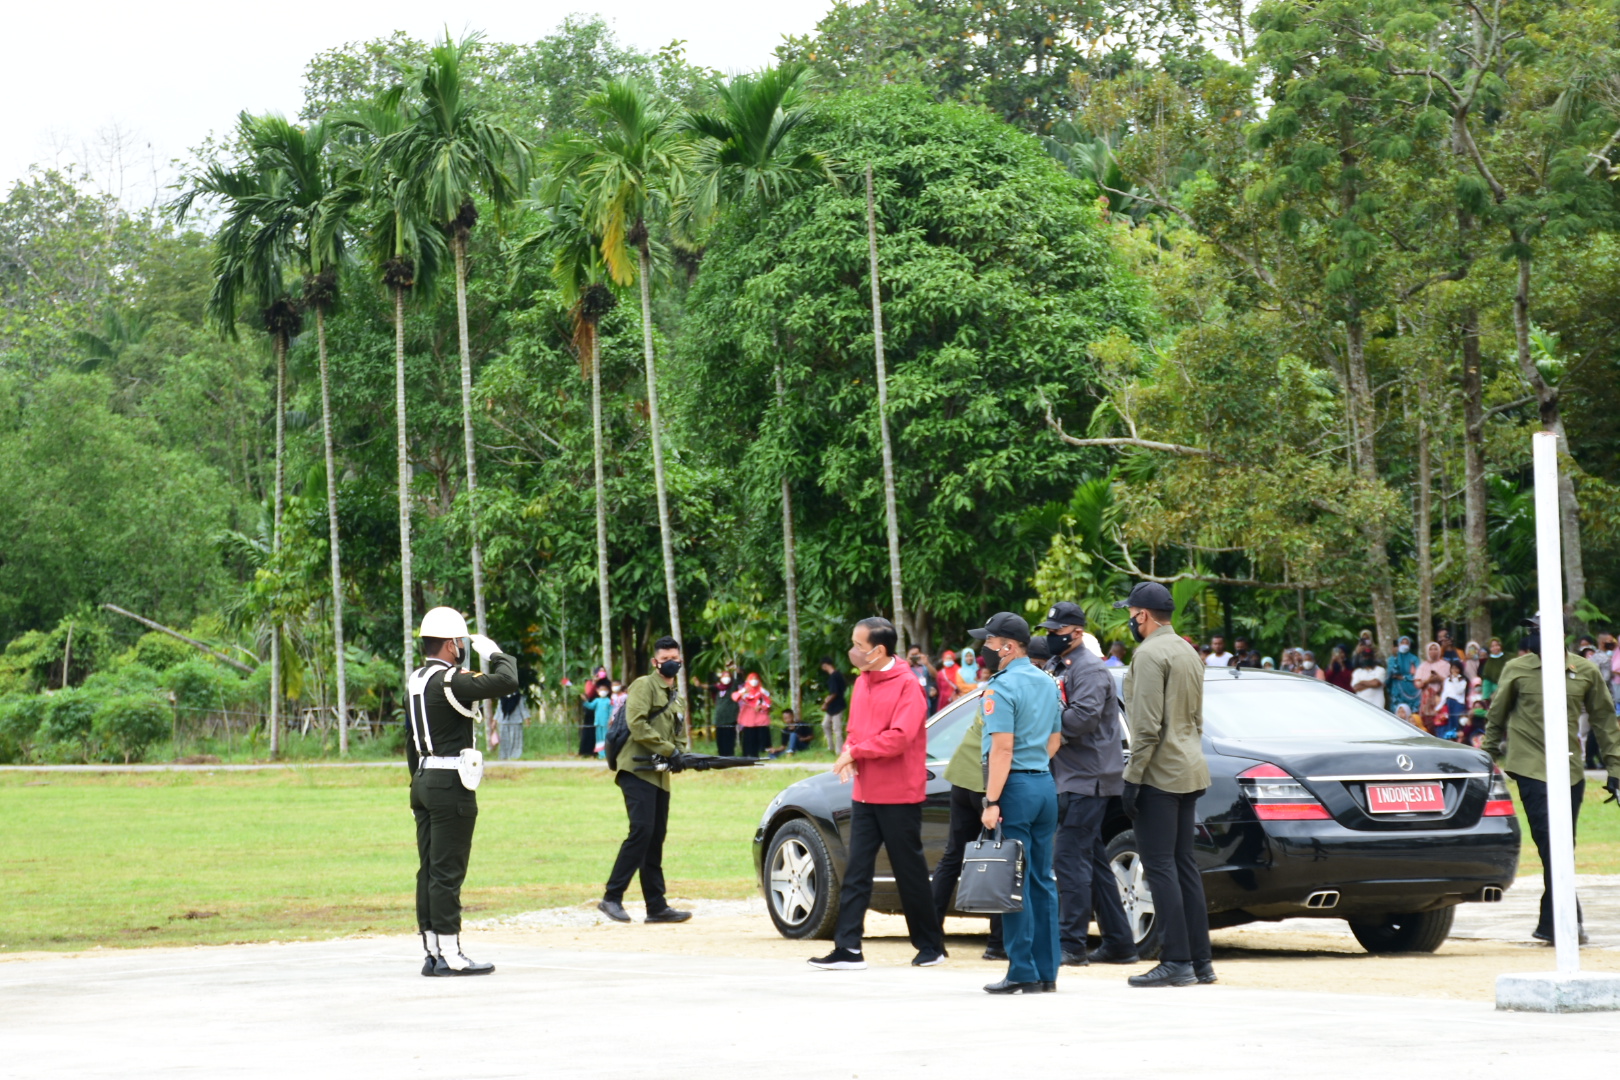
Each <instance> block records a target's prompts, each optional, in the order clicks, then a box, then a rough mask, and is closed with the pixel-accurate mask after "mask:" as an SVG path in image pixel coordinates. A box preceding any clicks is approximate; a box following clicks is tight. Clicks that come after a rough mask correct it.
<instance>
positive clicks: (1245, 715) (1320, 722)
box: [1204, 679, 1417, 739]
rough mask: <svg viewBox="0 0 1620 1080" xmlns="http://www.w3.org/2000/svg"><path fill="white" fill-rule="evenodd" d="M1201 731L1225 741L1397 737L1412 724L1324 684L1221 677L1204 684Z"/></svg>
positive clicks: (1408, 732) (1409, 731)
mask: <svg viewBox="0 0 1620 1080" xmlns="http://www.w3.org/2000/svg"><path fill="white" fill-rule="evenodd" d="M1204 731H1205V732H1206V733H1207V734H1209V735H1213V736H1215V737H1217V738H1225V739H1271V738H1288V737H1298V738H1322V737H1334V738H1350V739H1399V738H1403V737H1405V736H1408V735H1412V734H1414V733H1416V731H1417V728H1415V727H1413V726H1412V725H1411V724H1408V723H1405V722H1404V721H1401V720H1398V719H1396V718H1395V717H1394V716H1391V715H1390V714H1389V713H1387V712H1385V711H1384V710H1383V709H1380V708H1378V707H1377V706H1376V705H1369V704H1368V703H1367V702H1365V701H1362V700H1361V699H1360V698H1358V697H1354V696H1352V695H1350V694H1347V693H1345V692H1344V691H1343V690H1340V689H1339V688H1338V687H1335V686H1330V685H1328V684H1327V683H1323V682H1315V681H1307V680H1305V679H1232V680H1230V681H1228V680H1226V679H1221V680H1218V681H1209V682H1206V683H1204Z"/></svg>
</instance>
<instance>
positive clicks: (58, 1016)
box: [0, 938, 1620, 1080]
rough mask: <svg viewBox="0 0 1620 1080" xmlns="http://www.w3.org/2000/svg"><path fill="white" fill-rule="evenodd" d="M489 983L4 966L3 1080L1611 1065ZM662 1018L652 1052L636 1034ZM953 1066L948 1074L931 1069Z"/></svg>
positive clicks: (1498, 1043)
mask: <svg viewBox="0 0 1620 1080" xmlns="http://www.w3.org/2000/svg"><path fill="white" fill-rule="evenodd" d="M476 955H478V956H479V957H480V958H484V957H485V956H486V955H487V957H488V958H489V959H492V960H495V961H496V962H497V963H498V965H499V970H498V971H497V972H496V974H494V975H493V976H489V977H485V978H472V979H424V978H422V977H421V976H420V975H419V974H418V973H417V970H418V967H419V965H420V960H421V955H420V951H419V946H418V944H417V942H416V940H415V939H414V938H373V939H365V940H350V941H340V942H331V943H307V944H305V943H300V944H292V945H252V946H233V947H224V948H196V949H139V950H123V951H110V950H109V951H106V952H97V953H90V954H81V955H79V956H74V957H63V958H59V959H47V960H14V961H10V962H4V963H0V1017H4V1018H5V1020H4V1029H5V1032H6V1040H5V1041H6V1054H5V1067H4V1073H5V1075H6V1076H8V1077H16V1078H22V1077H50V1078H52V1080H60V1078H62V1077H75V1078H77V1077H111V1076H116V1077H121V1078H134V1077H149V1076H150V1077H158V1076H162V1077H165V1078H169V1077H173V1076H175V1075H182V1076H184V1075H196V1076H206V1077H210V1078H213V1077H259V1076H264V1077H269V1076H276V1077H284V1076H287V1075H299V1076H316V1077H324V1076H338V1075H342V1076H345V1077H356V1076H359V1077H370V1076H378V1077H381V1076H390V1077H399V1076H433V1077H456V1078H463V1077H477V1078H483V1077H509V1076H510V1077H518V1076H522V1077H531V1076H541V1075H545V1076H561V1077H569V1078H574V1077H613V1078H619V1077H632V1076H644V1075H653V1076H659V1077H676V1078H681V1077H693V1078H698V1077H702V1078H714V1077H757V1076H769V1077H771V1080H783V1078H799V1077H803V1078H814V1080H828V1078H844V1077H848V1078H850V1080H859V1078H861V1077H869V1078H874V1080H877V1078H882V1080H887V1078H891V1077H912V1076H921V1075H923V1074H924V1072H925V1071H928V1070H932V1075H934V1076H936V1077H937V1076H940V1075H949V1076H955V1077H966V1078H973V1077H990V1076H999V1075H1008V1074H1011V1075H1018V1076H1021V1077H1030V1078H1039V1077H1074V1076H1084V1077H1087V1078H1091V1077H1127V1076H1129V1077H1136V1076H1142V1075H1150V1074H1153V1073H1157V1072H1159V1071H1161V1070H1163V1069H1165V1068H1166V1066H1169V1065H1174V1066H1176V1067H1177V1068H1178V1069H1179V1070H1181V1071H1191V1072H1194V1073H1195V1074H1196V1075H1199V1076H1203V1077H1242V1078H1243V1080H1252V1077H1254V1076H1255V1075H1257V1074H1262V1075H1263V1074H1265V1073H1269V1072H1276V1073H1279V1074H1287V1075H1290V1076H1300V1077H1311V1078H1317V1077H1321V1078H1339V1077H1343V1078H1346V1080H1367V1078H1368V1077H1369V1076H1375V1075H1380V1074H1384V1073H1386V1072H1389V1071H1393V1070H1396V1069H1398V1070H1400V1071H1401V1073H1402V1074H1403V1075H1428V1076H1435V1077H1445V1078H1447V1080H1453V1078H1462V1077H1482V1078H1484V1077H1489V1078H1492V1080H1496V1078H1499V1077H1502V1076H1508V1075H1515V1074H1517V1073H1518V1072H1519V1071H1521V1070H1535V1071H1536V1072H1538V1073H1539V1074H1541V1075H1550V1074H1554V1073H1557V1074H1568V1073H1569V1072H1571V1071H1573V1070H1577V1069H1581V1068H1586V1067H1590V1068H1592V1069H1599V1068H1606V1067H1607V1066H1608V1064H1609V1063H1610V1062H1611V1061H1612V1051H1611V1050H1610V1049H1609V1048H1610V1047H1612V1046H1613V1045H1614V1043H1615V1040H1616V1039H1617V1038H1620V1017H1617V1016H1614V1015H1604V1014H1588V1015H1575V1016H1544V1015H1529V1014H1502V1013H1497V1012H1495V1011H1493V1009H1492V1008H1491V1006H1490V1005H1489V1004H1487V1003H1484V1002H1455V1001H1424V1002H1421V1003H1420V1002H1414V1000H1413V999H1411V998H1381V997H1362V996H1356V995H1351V994H1316V993H1297V992H1288V993H1284V992H1278V991H1267V990H1241V989H1235V988H1231V987H1223V986H1213V987H1192V988H1187V989H1180V990H1158V991H1143V990H1131V989H1130V988H1128V987H1126V986H1124V985H1122V984H1121V983H1120V982H1116V981H1114V980H1108V981H1106V982H1104V981H1097V980H1086V979H1079V978H1070V979H1062V978H1060V990H1059V992H1058V993H1056V994H1046V995H1041V996H1038V997H1014V998H992V997H989V996H987V995H985V994H984V993H982V992H981V990H980V989H979V988H980V986H981V984H982V983H983V982H984V981H985V977H984V974H983V972H982V971H979V970H972V969H969V968H961V967H952V966H946V967H942V968H932V969H913V968H910V967H908V966H903V965H894V964H891V965H885V966H875V967H873V968H871V969H869V970H867V971H864V972H818V971H813V970H811V969H809V968H808V967H806V966H805V965H804V964H803V963H802V961H800V962H788V961H783V960H742V959H717V958H714V957H693V956H679V955H662V954H639V955H637V954H628V953H611V952H609V953H604V952H570V951H565V950H557V949H546V948H537V947H524V946H520V945H515V944H512V943H511V942H503V943H500V944H499V945H498V946H493V947H491V948H488V949H484V950H480V951H477V952H476ZM649 1024H651V1025H652V1026H653V1027H654V1029H655V1030H657V1029H662V1030H663V1031H664V1032H665V1033H664V1034H662V1035H661V1036H659V1037H657V1038H653V1037H650V1036H647V1037H643V1036H635V1035H631V1034H630V1031H631V1029H632V1028H635V1029H644V1028H645V1027H646V1026H647V1025H649ZM942 1070H943V1071H942Z"/></svg>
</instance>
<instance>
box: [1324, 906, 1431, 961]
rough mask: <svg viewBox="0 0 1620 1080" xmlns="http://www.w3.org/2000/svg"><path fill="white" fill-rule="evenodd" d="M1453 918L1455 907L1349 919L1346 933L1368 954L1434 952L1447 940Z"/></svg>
mask: <svg viewBox="0 0 1620 1080" xmlns="http://www.w3.org/2000/svg"><path fill="white" fill-rule="evenodd" d="M1456 917H1457V909H1456V908H1455V907H1443V908H1439V909H1437V910H1435V911H1418V912H1413V913H1411V914H1408V915H1384V916H1379V917H1374V918H1371V919H1351V920H1350V932H1351V933H1352V934H1354V935H1356V940H1357V941H1359V942H1361V947H1362V948H1363V949H1366V950H1367V951H1368V952H1370V953H1402V952H1434V950H1436V949H1438V948H1439V947H1440V945H1441V943H1442V942H1444V941H1445V940H1446V938H1447V937H1449V936H1451V923H1452V920H1454V919H1455V918H1456Z"/></svg>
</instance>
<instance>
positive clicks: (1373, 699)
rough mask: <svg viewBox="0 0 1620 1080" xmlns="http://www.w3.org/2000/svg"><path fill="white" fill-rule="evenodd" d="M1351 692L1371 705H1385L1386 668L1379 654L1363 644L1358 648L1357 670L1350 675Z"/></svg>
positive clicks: (1380, 706) (1381, 706)
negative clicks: (1380, 661) (1379, 660)
mask: <svg viewBox="0 0 1620 1080" xmlns="http://www.w3.org/2000/svg"><path fill="white" fill-rule="evenodd" d="M1350 692H1351V693H1353V694H1355V695H1356V697H1358V698H1360V699H1361V700H1362V701H1365V702H1366V703H1367V704H1369V705H1376V706H1378V707H1379V708H1380V709H1382V708H1383V707H1384V668H1383V665H1381V664H1380V663H1379V662H1378V654H1377V653H1375V652H1373V650H1372V649H1371V648H1369V647H1368V646H1366V645H1363V646H1362V647H1361V648H1359V649H1357V650H1356V670H1355V671H1354V672H1352V673H1351V675H1350Z"/></svg>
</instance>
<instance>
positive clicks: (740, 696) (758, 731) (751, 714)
mask: <svg viewBox="0 0 1620 1080" xmlns="http://www.w3.org/2000/svg"><path fill="white" fill-rule="evenodd" d="M731 700H732V701H735V702H736V703H737V730H738V732H739V733H740V734H741V735H742V756H743V757H752V758H760V757H764V756H765V755H766V754H767V753H769V752H770V749H771V692H770V691H769V690H767V689H765V687H764V685H763V684H762V683H761V682H760V681H759V675H758V674H757V673H756V672H752V671H750V672H749V673H748V678H746V679H744V680H743V685H742V688H741V689H740V690H737V691H735V692H733V693H732V695H731Z"/></svg>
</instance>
